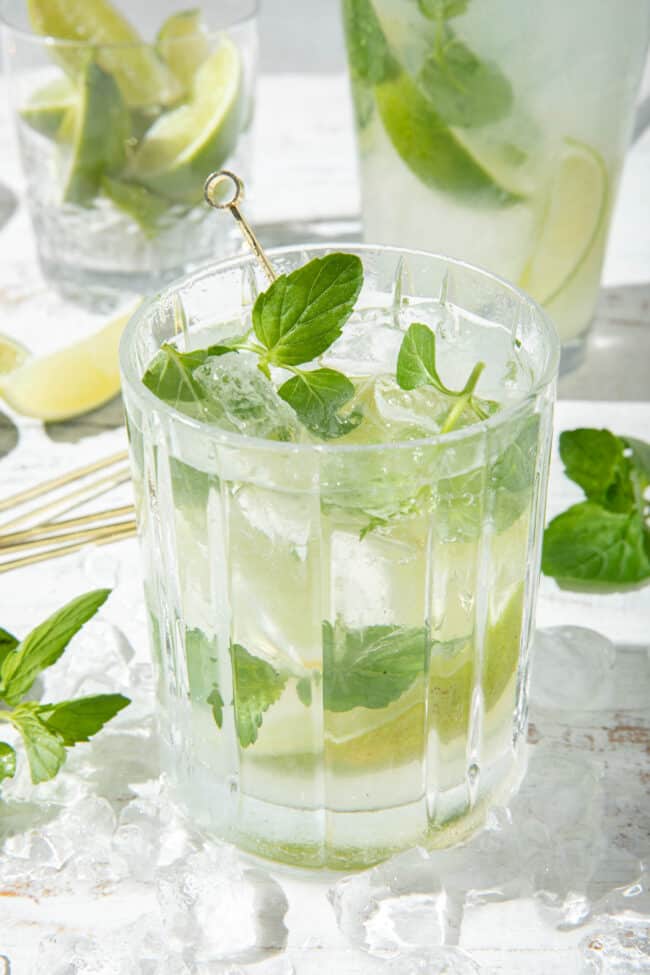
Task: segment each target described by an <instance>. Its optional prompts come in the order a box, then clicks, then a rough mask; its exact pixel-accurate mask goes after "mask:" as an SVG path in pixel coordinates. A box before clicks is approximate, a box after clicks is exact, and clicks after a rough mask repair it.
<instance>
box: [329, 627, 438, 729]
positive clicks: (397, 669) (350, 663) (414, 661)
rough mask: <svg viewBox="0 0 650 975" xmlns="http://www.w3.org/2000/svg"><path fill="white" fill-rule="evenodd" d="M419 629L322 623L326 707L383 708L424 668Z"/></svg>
mask: <svg viewBox="0 0 650 975" xmlns="http://www.w3.org/2000/svg"><path fill="white" fill-rule="evenodd" d="M427 653H428V647H427V640H426V636H425V631H424V629H420V628H415V627H403V626H368V627H366V628H364V629H359V630H349V629H346V628H344V627H342V626H340V625H339V624H336V625H334V626H333V625H332V624H331V623H328V622H327V621H326V622H324V623H323V706H324V707H325V708H326V710H328V711H337V712H340V711H350V710H351V709H352V708H356V707H364V708H384V707H386V706H387V705H388V704H390V703H391V702H392V701H396V700H397V698H398V697H401V695H402V694H403V693H404V691H406V690H408V688H409V687H410V686H411V685H412V684H413V683H414V681H415V680H416V678H417V677H419V676H420V675H422V674H424V671H425V667H426V662H427Z"/></svg>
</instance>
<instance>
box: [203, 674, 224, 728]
mask: <svg viewBox="0 0 650 975" xmlns="http://www.w3.org/2000/svg"><path fill="white" fill-rule="evenodd" d="M207 702H208V704H209V705H210V707H211V709H212V717H213V718H214V723H215V724H216V726H217V728H221V726H222V725H223V698H222V696H221V694H220V693H219V688H218V687H217V685H216V684H215V685H214V687H213V688H212V690H211V691H210V693H209V694H208V696H207Z"/></svg>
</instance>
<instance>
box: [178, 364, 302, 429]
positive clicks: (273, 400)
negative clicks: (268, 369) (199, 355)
mask: <svg viewBox="0 0 650 975" xmlns="http://www.w3.org/2000/svg"><path fill="white" fill-rule="evenodd" d="M256 361H257V360H256V357H255V356H253V355H251V354H247V353H244V352H239V353H238V352H228V353H226V354H225V355H222V356H209V357H208V358H207V359H206V361H205V362H204V363H203V365H201V366H199V367H198V368H197V369H195V370H194V373H193V375H194V379H195V380H196V382H197V384H198V386H199V387H200V388H201V390H202V391H203V393H204V394H205V400H204V401H203V405H204V406H205V411H206V419H207V420H211V421H213V422H214V423H216V424H218V425H219V426H220V427H222V428H223V429H224V430H228V431H230V432H232V433H240V434H244V435H245V436H248V437H262V438H264V439H266V440H295V439H296V437H297V434H298V420H297V417H296V414H295V412H294V411H293V410H292V409H291V407H290V406H289V405H288V403H285V401H284V400H283V399H281V398H280V396H279V395H278V394H277V392H276V390H275V389H274V387H273V385H272V384H271V383H270V382H269V380H268V379H266V378H265V376H263V375H262V373H261V372H260V370H259V369H258V368H257V365H256Z"/></svg>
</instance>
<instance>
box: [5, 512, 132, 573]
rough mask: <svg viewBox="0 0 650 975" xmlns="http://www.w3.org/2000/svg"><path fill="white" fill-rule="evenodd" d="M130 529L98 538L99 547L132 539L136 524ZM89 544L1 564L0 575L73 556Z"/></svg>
mask: <svg viewBox="0 0 650 975" xmlns="http://www.w3.org/2000/svg"><path fill="white" fill-rule="evenodd" d="M127 525H128V527H126V528H124V529H121V530H120V531H119V532H113V533H111V534H110V535H106V536H101V537H99V538H97V539H96V540H95V541H96V544H97V545H106V544H107V543H108V542H120V541H122V540H123V539H125V538H130V537H131V536H132V535H135V533H136V527H135V523H133V524H131V523H130V522H129V523H127ZM87 544H88V542H87V541H85V542H73V543H72V544H71V545H59V547H58V548H53V549H48V551H47V552H37V553H36V554H34V555H25V556H23V557H22V558H20V559H11V560H10V561H8V562H0V573H2V572H11V570H12V569H20V568H22V566H24V565H34V563H36V562H46V561H47V560H48V559H56V558H59V557H60V556H62V555H71V554H72V553H73V552H79V551H80V550H81V549H82V548H85V546H86V545H87Z"/></svg>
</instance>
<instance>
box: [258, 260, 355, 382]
mask: <svg viewBox="0 0 650 975" xmlns="http://www.w3.org/2000/svg"><path fill="white" fill-rule="evenodd" d="M362 284H363V267H362V264H361V261H360V260H359V258H358V257H356V255H354V254H328V255H327V257H317V258H314V260H312V261H309V263H308V264H305V265H304V267H300V268H297V270H295V271H292V272H291V274H283V275H281V276H280V277H279V278H276V280H275V281H274V282H273V284H272V285H271V286H270V288H268V289H267V290H266V291H264V292H262V294H260V295H259V296H258V298H257V300H256V302H255V305H254V306H253V328H254V330H255V335H256V336H257V338H258V339H259V341H260V342H261V344H262V345H263V346H264V348H265V349H266V350H267V352H266V355H265V356H264V357H263V359H262V362H261V364H262V365H263V364H265V363H271V364H273V365H278V366H284V365H286V366H296V365H300V364H301V363H303V362H309V360H310V359H313V358H315V357H316V356H319V355H320V354H321V353H322V352H324V351H325V349H327V348H329V346H330V345H331V344H332V342H334V341H335V339H337V338H338V337H339V335H340V334H341V330H342V328H343V326H344V324H345V323H346V321H347V320H348V318H349V317H350V314H351V312H352V309H353V308H354V303H355V301H356V300H357V297H358V295H359V292H360V291H361V286H362Z"/></svg>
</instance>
